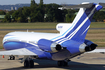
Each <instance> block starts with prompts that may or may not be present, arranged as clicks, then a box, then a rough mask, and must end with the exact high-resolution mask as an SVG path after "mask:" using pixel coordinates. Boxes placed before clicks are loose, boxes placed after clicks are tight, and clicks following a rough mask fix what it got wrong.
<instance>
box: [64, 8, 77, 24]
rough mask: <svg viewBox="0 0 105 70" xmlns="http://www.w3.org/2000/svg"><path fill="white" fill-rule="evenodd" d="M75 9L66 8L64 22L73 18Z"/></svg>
mask: <svg viewBox="0 0 105 70" xmlns="http://www.w3.org/2000/svg"><path fill="white" fill-rule="evenodd" d="M75 12H76V11H75V10H71V9H69V10H68V13H67V14H66V22H72V21H73V20H74V18H75Z"/></svg>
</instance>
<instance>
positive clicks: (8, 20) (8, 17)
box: [4, 13, 11, 22]
mask: <svg viewBox="0 0 105 70" xmlns="http://www.w3.org/2000/svg"><path fill="white" fill-rule="evenodd" d="M4 22H11V15H10V14H9V13H7V14H6V15H5V18H4Z"/></svg>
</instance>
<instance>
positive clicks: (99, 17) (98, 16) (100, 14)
mask: <svg viewBox="0 0 105 70" xmlns="http://www.w3.org/2000/svg"><path fill="white" fill-rule="evenodd" d="M93 19H95V20H96V21H98V22H99V21H103V20H104V19H105V12H104V11H98V12H96V13H95V15H94V16H93Z"/></svg>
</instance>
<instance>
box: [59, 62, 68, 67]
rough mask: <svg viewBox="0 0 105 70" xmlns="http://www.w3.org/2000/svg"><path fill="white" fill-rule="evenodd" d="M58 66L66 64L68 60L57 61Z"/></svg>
mask: <svg viewBox="0 0 105 70" xmlns="http://www.w3.org/2000/svg"><path fill="white" fill-rule="evenodd" d="M58 66H59V67H62V66H68V62H66V61H58Z"/></svg>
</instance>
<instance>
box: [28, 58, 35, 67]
mask: <svg viewBox="0 0 105 70" xmlns="http://www.w3.org/2000/svg"><path fill="white" fill-rule="evenodd" d="M29 67H30V68H33V67H34V61H33V60H29Z"/></svg>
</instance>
